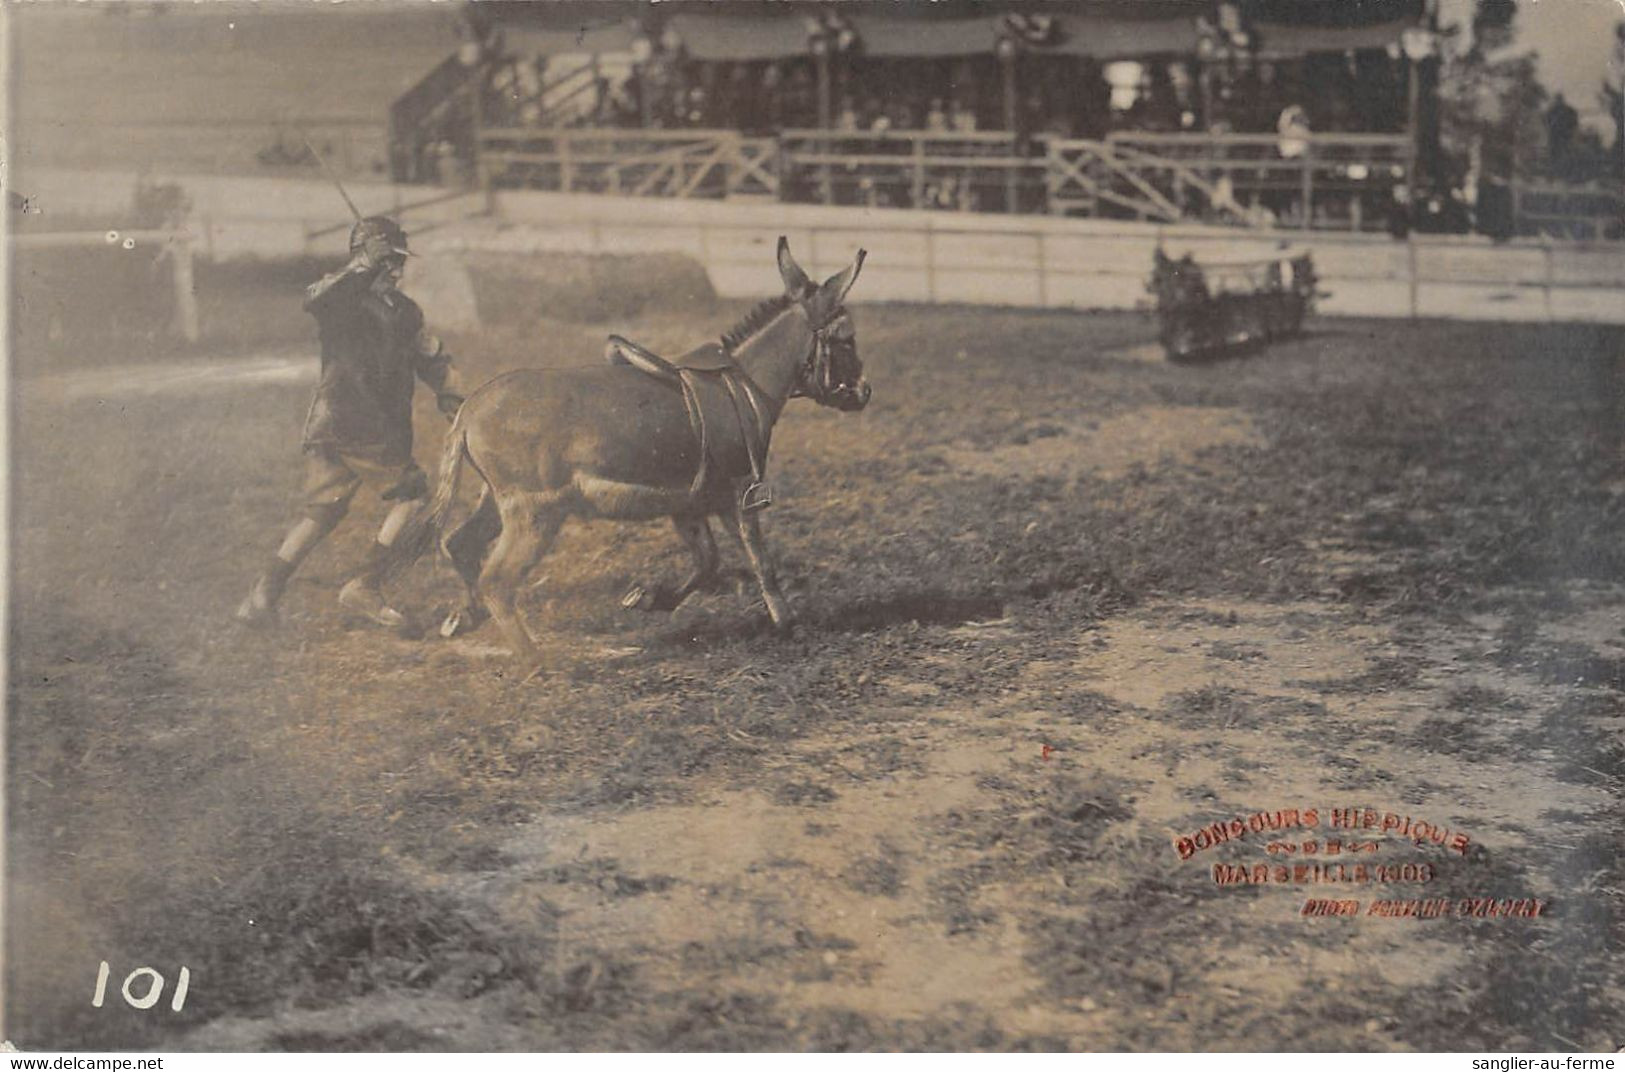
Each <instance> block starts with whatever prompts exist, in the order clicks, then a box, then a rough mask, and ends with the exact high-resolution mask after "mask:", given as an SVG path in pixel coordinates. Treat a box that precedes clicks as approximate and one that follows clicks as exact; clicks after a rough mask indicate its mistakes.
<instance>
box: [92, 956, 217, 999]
mask: <svg viewBox="0 0 1625 1072" xmlns="http://www.w3.org/2000/svg"><path fill="white" fill-rule="evenodd" d="M111 971H112V969H111V968H109V967H108V966H107V961H105V960H104V961H102V966H101V968H100V969H99V970H98V971H97V972H96V996H95V997H93V998H91V999H90V1004H91V1005H93V1006H95V1007H96V1008H98V1009H99V1008H101V1007H102V1002H103V1001H104V1000H106V998H107V977H108V975H109V973H110V972H111ZM143 978H145V979H146V980H147V984H146V985H147V989H146V993H144V994H142V995H141V996H140V997H137V996H136V995H135V994H133V993H132V992H131V991H132V989H133V988H134V987H135V986H137V985H139V984H140V982H141V980H142V979H143ZM191 985H192V971H191V969H190V968H186V967H182V968H181V975H180V979H179V980H177V981H176V983H175V996H174V997H173V998H171V999H170V1001H169V1007H170V1009H172V1010H174V1011H175V1012H180V1011H181V1007H182V1006H183V1005H185V1004H186V991H187V989H188V988H189V987H190V986H191ZM120 992H121V993H122V994H123V995H124V1001H125V1004H127V1005H129V1006H130V1007H131V1008H132V1009H150V1008H152V1007H153V1006H154V1005H156V1004H158V999H159V998H160V997H162V996H163V993H164V977H163V976H162V975H159V974H158V973H157V972H156V971H153V970H152V969H151V968H137V969H136V970H135V971H133V972H131V973H130V974H129V975H126V976H125V977H124V985H123V986H122V987H121V988H120Z"/></svg>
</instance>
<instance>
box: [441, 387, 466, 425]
mask: <svg viewBox="0 0 1625 1072" xmlns="http://www.w3.org/2000/svg"><path fill="white" fill-rule="evenodd" d="M435 402H436V404H438V405H439V406H440V415H441V416H443V417H445V418H446V420H448V421H454V420H456V419H457V411H458V410H460V409H462V408H463V396H462V395H458V394H453V393H452V392H450V391H442V392H440V394H439V395H437V396H435Z"/></svg>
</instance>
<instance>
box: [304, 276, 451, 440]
mask: <svg viewBox="0 0 1625 1072" xmlns="http://www.w3.org/2000/svg"><path fill="white" fill-rule="evenodd" d="M305 310H306V311H307V312H309V313H310V314H311V315H312V316H314V317H315V318H316V324H317V328H318V331H319V333H320V336H321V343H322V375H321V382H320V384H319V385H318V386H317V388H316V398H315V401H313V402H312V403H311V406H310V415H309V416H308V417H307V418H306V420H305V437H304V445H305V446H306V447H307V448H309V447H328V448H332V449H335V450H338V451H339V452H341V453H344V454H351V455H357V456H360V457H363V458H366V459H368V460H370V461H374V462H377V463H378V464H381V465H404V464H405V463H407V462H408V461H410V460H411V458H412V390H413V387H414V386H415V380H414V378H416V379H421V380H422V381H423V382H424V383H426V384H428V385H429V387H430V388H432V389H433V390H434V391H435V393H436V394H437V395H439V396H440V398H441V404H442V408H443V409H444V408H445V406H446V404H447V402H448V400H450V399H454V398H455V397H456V396H455V387H454V385H453V383H452V382H450V381H451V380H452V379H453V375H454V374H453V370H452V365H451V355H450V354H448V353H446V351H445V349H444V347H442V346H441V344H440V340H439V339H437V338H435V337H434V336H433V335H431V334H430V333H429V332H428V331H426V330H425V329H424V324H423V312H422V310H420V309H419V308H418V306H417V303H416V302H414V301H412V299H411V298H408V297H407V296H406V295H404V294H402V293H401V292H400V291H398V290H395V289H394V288H393V287H391V288H388V289H384V290H382V291H379V290H375V289H374V288H373V287H372V286H371V273H368V272H359V271H356V270H354V269H353V268H347V269H345V270H344V271H341V272H335V273H333V274H332V275H329V276H326V277H324V278H323V279H322V280H321V281H320V282H318V283H316V284H314V285H313V286H311V287H310V289H309V290H308V291H306V294H305ZM454 408H455V407H454V406H453V409H454Z"/></svg>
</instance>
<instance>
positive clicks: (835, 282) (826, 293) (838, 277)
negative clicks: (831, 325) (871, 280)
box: [812, 249, 869, 324]
mask: <svg viewBox="0 0 1625 1072" xmlns="http://www.w3.org/2000/svg"><path fill="white" fill-rule="evenodd" d="M868 255H869V252H868V250H863V249H860V250H858V255H857V258H856V259H855V260H853V261H852V263H851V264H849V265H847V266H846V268H845V270H843V271H840V272H836V273H835V274H834V275H832V276H830V277H829V278H828V279H826V280H824V285H823V286H821V287H819V288H818V294H817V295H816V296H815V297H814V299H813V300H814V301H815V302H816V303H817V310H816V313H815V315H814V316H813V318H812V319H813V323H815V324H821V323H823V322H824V321H826V320H828V319H829V318H830V317H832V316H834V315H835V310H837V309H839V308H840V307H841V303H842V302H844V301H846V292H847V291H849V290H851V289H852V284H853V283H856V282H857V281H858V273H859V272H861V271H863V258H865V257H867V256H868Z"/></svg>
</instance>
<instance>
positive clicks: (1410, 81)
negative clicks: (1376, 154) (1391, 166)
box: [1399, 26, 1437, 211]
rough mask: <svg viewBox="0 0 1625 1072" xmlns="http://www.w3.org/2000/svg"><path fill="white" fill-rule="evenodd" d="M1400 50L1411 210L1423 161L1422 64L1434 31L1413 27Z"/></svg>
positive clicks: (1402, 37)
mask: <svg viewBox="0 0 1625 1072" xmlns="http://www.w3.org/2000/svg"><path fill="white" fill-rule="evenodd" d="M1399 44H1400V48H1402V49H1403V50H1404V52H1405V69H1406V101H1407V104H1406V115H1407V117H1408V118H1407V120H1406V121H1407V122H1408V124H1409V130H1410V145H1409V147H1408V149H1407V155H1408V158H1407V160H1406V163H1405V185H1406V188H1407V189H1408V190H1409V191H1410V199H1411V206H1412V209H1413V211H1414V208H1415V206H1416V204H1417V201H1418V190H1417V186H1418V183H1417V178H1418V176H1417V169H1418V166H1419V164H1420V161H1421V158H1422V82H1421V76H1422V64H1423V63H1424V62H1425V61H1426V60H1427V58H1428V57H1429V56H1431V55H1433V50H1434V47H1435V45H1436V44H1437V38H1435V36H1434V34H1433V31H1431V30H1429V29H1427V28H1425V27H1422V26H1412V27H1410V28H1408V29H1407V30H1406V31H1405V32H1404V33H1402V34H1401V35H1400V37H1399Z"/></svg>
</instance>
